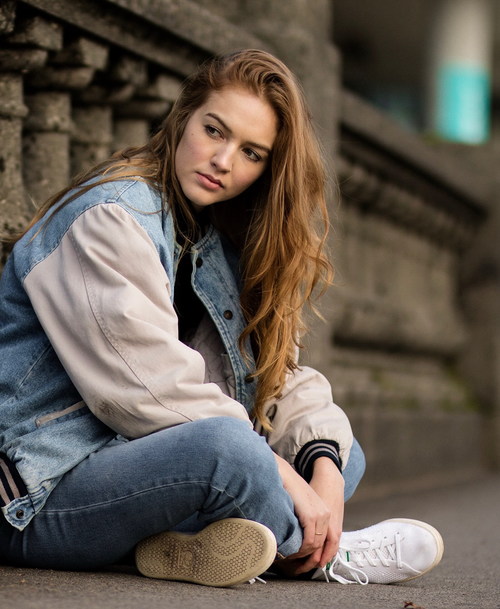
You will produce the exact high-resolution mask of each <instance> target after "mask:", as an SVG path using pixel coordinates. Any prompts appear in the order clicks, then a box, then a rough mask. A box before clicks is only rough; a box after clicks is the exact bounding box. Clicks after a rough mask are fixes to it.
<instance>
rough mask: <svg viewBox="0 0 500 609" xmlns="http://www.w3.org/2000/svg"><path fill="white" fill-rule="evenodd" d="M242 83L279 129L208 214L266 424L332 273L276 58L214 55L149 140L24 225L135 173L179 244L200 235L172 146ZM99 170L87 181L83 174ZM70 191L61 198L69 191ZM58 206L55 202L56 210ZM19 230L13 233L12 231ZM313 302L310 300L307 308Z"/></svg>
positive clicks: (297, 122) (324, 225)
mask: <svg viewBox="0 0 500 609" xmlns="http://www.w3.org/2000/svg"><path fill="white" fill-rule="evenodd" d="M225 87H242V88H244V89H246V90H248V91H250V92H252V93H254V94H255V95H258V96H259V97H260V98H261V99H263V100H265V101H266V102H267V103H269V104H270V106H271V107H272V108H273V110H274V112H275V113H276V117H277V120H278V131H277V135H276V138H275V141H274V145H273V150H272V153H271V157H270V160H269V161H268V165H267V167H266V169H265V171H264V173H263V175H262V176H261V177H260V178H259V179H258V180H257V181H256V182H255V183H254V184H253V185H252V186H251V187H250V188H249V189H247V190H246V191H245V192H244V193H243V194H241V195H240V196H239V197H237V198H235V199H232V200H230V201H225V202H222V203H217V204H215V205H212V206H210V208H209V212H208V213H209V215H210V220H211V222H212V223H213V224H214V225H215V226H216V228H217V229H218V230H219V231H220V232H221V233H223V234H224V235H225V236H226V237H227V238H228V239H229V240H230V241H231V242H232V243H233V244H234V246H235V247H236V248H237V249H238V251H239V252H240V268H241V277H242V286H243V287H242V291H241V295H240V300H241V307H242V311H243V314H244V315H245V318H246V322H247V326H246V328H245V330H244V331H243V333H242V335H241V337H240V349H241V351H242V353H243V355H244V356H245V357H248V355H249V354H248V349H247V348H246V347H245V345H249V344H250V345H251V347H252V350H253V353H254V355H255V360H256V370H255V372H254V374H253V377H254V378H255V380H257V381H258V383H257V391H256V399H255V406H254V412H253V414H254V416H255V417H256V418H257V419H258V420H259V422H260V423H261V424H262V426H263V427H264V428H265V429H270V422H269V420H268V419H267V417H266V415H265V412H264V407H265V403H266V402H267V401H268V400H270V399H272V398H277V397H279V396H280V392H281V391H282V389H283V385H284V382H285V378H286V374H287V372H289V371H290V372H291V371H293V370H294V369H296V368H297V358H296V352H297V347H300V346H301V345H300V337H301V336H302V335H303V334H304V332H305V329H306V327H305V323H304V316H303V309H304V305H305V304H306V303H309V304H311V305H312V301H313V295H314V294H315V292H316V289H317V288H324V287H326V285H327V284H328V283H329V282H330V281H331V279H332V273H333V271H332V267H331V265H330V263H329V261H328V259H327V257H326V256H325V254H324V245H325V240H326V236H327V232H328V226H329V221H328V213H327V207H326V200H325V187H326V171H325V166H324V162H323V157H322V154H321V150H320V146H319V143H318V140H317V138H316V136H315V133H314V129H313V127H312V124H311V119H310V114H309V111H308V108H307V105H306V103H305V99H304V95H303V92H302V90H301V87H300V85H299V84H298V82H297V80H296V79H295V77H294V75H293V74H292V73H291V72H290V70H289V69H288V68H287V67H286V66H285V65H284V64H283V63H282V62H281V61H279V60H278V59H276V58H275V57H274V56H272V55H270V54H269V53H266V52H264V51H260V50H253V49H249V50H243V51H238V52H236V53H232V54H230V55H226V56H222V57H214V58H212V59H210V60H208V61H206V62H205V63H204V64H202V65H201V66H200V68H199V69H198V70H197V71H196V72H195V73H194V74H193V75H191V76H190V77H189V78H187V79H186V81H185V82H184V84H183V86H182V88H181V91H180V94H179V96H178V98H177V100H176V102H175V103H174V105H173V107H172V109H171V111H170V113H169V114H168V116H167V117H166V118H165V120H164V121H163V123H162V124H161V126H160V128H159V129H158V131H157V132H156V134H155V135H154V136H153V137H152V138H151V139H150V140H149V142H148V143H147V144H146V145H144V146H140V147H133V148H128V149H126V150H122V151H120V152H118V153H116V154H114V155H113V156H112V157H111V158H110V159H108V160H107V161H105V162H104V163H101V164H99V165H98V166H96V167H94V168H93V169H92V170H90V171H88V172H86V173H84V174H82V175H80V176H78V177H77V178H75V179H74V180H73V182H72V183H71V185H70V186H69V187H68V188H66V189H65V190H64V191H62V192H60V193H58V194H56V195H55V196H54V197H52V198H51V199H49V200H48V201H47V202H46V203H45V204H44V205H42V206H41V207H40V209H39V210H38V212H37V213H36V215H35V217H34V218H33V220H32V221H31V223H30V225H29V226H28V228H27V229H26V230H25V231H23V233H22V234H24V233H25V232H27V230H29V228H30V227H31V226H33V225H34V224H35V223H36V222H37V221H38V220H40V219H41V218H42V217H43V216H44V215H45V214H46V213H47V211H48V210H49V209H51V208H52V207H53V206H54V205H57V204H59V208H62V207H63V206H64V205H66V204H67V203H69V202H70V201H71V200H73V199H75V198H76V197H78V196H79V195H80V194H82V192H84V191H86V190H89V189H90V188H93V187H94V186H95V185H96V184H99V183H103V182H109V181H113V180H116V179H121V178H135V179H142V180H145V181H146V182H148V183H150V184H152V185H153V186H154V187H155V188H157V189H159V190H160V191H161V193H162V198H163V202H164V206H166V207H167V208H168V210H169V211H170V213H172V215H173V219H174V224H175V227H176V230H177V232H178V234H179V236H180V238H181V240H182V241H183V243H184V244H186V248H188V247H189V245H190V244H192V243H194V242H195V241H196V240H197V239H198V238H199V226H198V224H197V218H196V214H195V213H194V212H193V208H192V206H191V205H190V203H189V201H188V200H187V199H186V197H185V196H184V194H183V192H182V189H181V187H180V184H179V182H178V180H177V177H176V171H175V153H176V150H177V146H178V144H179V142H180V140H181V138H182V135H183V133H184V129H185V127H186V124H187V122H188V120H189V118H190V117H191V115H192V114H193V112H195V111H196V110H197V109H198V108H199V107H200V106H202V105H203V104H204V103H205V102H206V100H207V98H208V96H209V95H210V94H211V92H212V91H220V90H221V89H223V88H225ZM91 178H97V181H93V182H92V184H90V185H89V184H86V182H88V180H89V179H91ZM74 188H76V192H75V193H73V194H71V196H70V197H69V198H68V197H66V198H65V199H64V200H63V198H64V197H65V196H66V195H68V193H69V192H70V191H71V190H72V189H74ZM55 211H57V209H56V210H55ZM20 236H21V235H19V236H17V237H16V239H17V238H19V237H20ZM312 308H313V309H314V307H312Z"/></svg>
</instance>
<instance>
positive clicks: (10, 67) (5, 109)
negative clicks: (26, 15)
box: [0, 1, 40, 262]
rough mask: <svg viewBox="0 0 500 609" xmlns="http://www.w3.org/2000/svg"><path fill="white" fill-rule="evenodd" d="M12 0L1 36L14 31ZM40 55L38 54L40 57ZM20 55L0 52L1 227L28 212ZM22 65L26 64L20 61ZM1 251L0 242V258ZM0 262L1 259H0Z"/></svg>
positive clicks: (8, 227) (10, 226) (0, 18)
mask: <svg viewBox="0 0 500 609" xmlns="http://www.w3.org/2000/svg"><path fill="white" fill-rule="evenodd" d="M15 8H16V4H15V2H10V1H6V2H3V3H2V5H0V36H1V37H2V38H3V37H5V36H9V35H11V34H12V32H13V31H14V24H15ZM39 59H40V58H39ZM19 62H20V59H19V55H18V54H16V53H15V51H11V49H10V48H8V47H7V48H5V47H4V48H2V51H1V52H0V140H1V142H2V147H1V149H0V231H1V232H5V233H12V232H15V231H17V230H19V229H20V228H21V227H22V226H23V224H24V222H25V220H26V219H27V216H28V210H27V206H26V205H25V198H24V190H23V181H22V145H21V141H22V126H23V118H24V117H25V116H26V114H27V113H28V109H27V108H26V106H25V105H24V100H23V76H22V73H21V72H20V71H19ZM21 65H23V66H24V65H25V64H24V63H23V62H21ZM3 257H4V252H3V250H2V246H1V244H0V258H2V259H3ZM0 262H1V261H0Z"/></svg>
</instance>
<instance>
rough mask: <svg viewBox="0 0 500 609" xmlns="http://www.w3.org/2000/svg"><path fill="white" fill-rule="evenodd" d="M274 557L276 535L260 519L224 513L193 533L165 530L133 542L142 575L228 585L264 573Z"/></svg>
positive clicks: (222, 585) (208, 584)
mask: <svg viewBox="0 0 500 609" xmlns="http://www.w3.org/2000/svg"><path fill="white" fill-rule="evenodd" d="M275 558H276V539H275V537H274V535H273V533H272V532H271V531H270V530H269V529H268V528H267V527H266V526H264V525H263V524H259V523H258V522H253V521H252V520H243V519H240V518H227V519H224V520H219V521H217V522H213V523H212V524H210V525H208V526H207V527H206V528H205V529H203V530H202V531H200V532H199V533H195V534H186V533H175V532H171V531H166V532H164V533H160V534H158V535H153V536H152V537H148V538H147V539H144V540H142V541H141V542H140V543H139V544H138V545H137V547H136V553H135V559H136V565H137V568H138V569H139V572H140V573H142V575H145V576H146V577H153V578H157V579H169V580H178V581H186V582H192V583H196V584H203V585H205V586H218V587H227V586H234V585H236V584H240V583H243V582H246V581H248V580H250V579H253V578H254V577H257V576H259V575H260V574H261V573H264V571H266V569H267V568H268V567H269V566H270V565H271V563H272V562H273V561H274V559H275Z"/></svg>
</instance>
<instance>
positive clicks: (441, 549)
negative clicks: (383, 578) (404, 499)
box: [384, 518, 444, 583]
mask: <svg viewBox="0 0 500 609" xmlns="http://www.w3.org/2000/svg"><path fill="white" fill-rule="evenodd" d="M384 522H406V523H408V524H414V525H416V526H419V527H421V528H422V529H425V530H426V531H429V533H430V534H431V535H432V536H433V537H434V541H435V542H436V547H437V553H436V558H435V559H434V562H433V563H432V564H431V565H430V566H429V567H427V569H426V570H425V571H422V572H421V573H419V574H418V575H413V576H412V577H407V578H406V579H400V580H398V581H397V583H400V582H407V581H410V580H412V579H417V577H422V575H425V574H426V573H429V571H431V570H432V569H434V567H435V566H436V565H438V564H439V563H440V562H441V559H442V558H443V553H444V541H443V538H442V537H441V534H440V533H439V531H438V530H437V529H435V528H434V527H433V526H431V525H430V524H427V522H422V521H421V520H413V519H412V518H390V519H389V520H384Z"/></svg>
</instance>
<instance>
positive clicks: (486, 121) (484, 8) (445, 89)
mask: <svg viewBox="0 0 500 609" xmlns="http://www.w3.org/2000/svg"><path fill="white" fill-rule="evenodd" d="M432 11H433V13H432V21H433V27H432V28H431V46H430V51H431V62H430V63H431V69H430V72H431V92H432V94H431V104H430V115H431V120H430V122H431V128H432V130H433V131H434V132H435V133H436V134H437V135H438V136H440V137H442V138H443V139H446V140H449V141H454V142H462V143H466V144H481V143H483V142H485V141H486V140H487V139H488V137H489V130H490V89H491V82H490V80H491V55H492V48H491V47H492V23H493V15H492V7H491V2H490V0H439V2H437V3H436V4H435V5H433V9H432Z"/></svg>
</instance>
